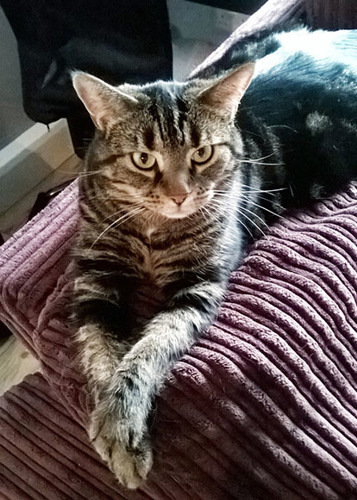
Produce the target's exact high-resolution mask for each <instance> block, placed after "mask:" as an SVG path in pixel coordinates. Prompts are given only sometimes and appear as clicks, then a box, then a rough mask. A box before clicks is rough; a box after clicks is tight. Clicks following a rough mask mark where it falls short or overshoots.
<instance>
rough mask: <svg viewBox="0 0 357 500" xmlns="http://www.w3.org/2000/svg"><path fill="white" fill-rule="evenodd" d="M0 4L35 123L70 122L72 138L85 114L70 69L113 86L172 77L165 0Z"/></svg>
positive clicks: (6, 0)
mask: <svg viewBox="0 0 357 500" xmlns="http://www.w3.org/2000/svg"><path fill="white" fill-rule="evenodd" d="M0 4H1V6H2V7H3V9H4V12H5V14H6V16H7V18H8V20H9V22H10V24H11V26H12V29H13V31H14V34H15V36H16V38H17V42H18V51H19V57H20V65H21V74H22V87H23V99H24V109H25V112H26V113H27V115H28V116H29V117H30V118H32V119H33V120H35V121H39V122H42V123H46V124H48V123H51V122H53V121H55V120H57V119H59V118H63V117H65V118H69V121H70V122H71V120H75V121H76V122H77V125H76V128H77V132H78V124H79V125H80V124H81V123H82V117H84V116H85V115H84V112H83V106H82V104H81V103H80V101H79V100H78V98H77V97H76V96H75V93H74V90H73V88H72V85H71V81H70V74H69V70H73V69H80V70H83V71H88V72H90V73H92V74H94V75H96V76H98V77H100V78H103V79H105V80H106V81H108V82H110V83H113V84H119V83H123V82H124V81H125V82H129V83H143V82H147V81H150V80H156V79H168V78H171V77H172V49H171V38H170V29H169V22H168V13H167V7H166V2H165V0H117V1H113V0H89V1H88V0H0ZM83 120H84V118H83ZM84 123H87V124H88V123H89V122H88V120H86V121H85V122H84ZM78 133H79V135H81V131H79V132H78ZM82 136H83V134H82Z"/></svg>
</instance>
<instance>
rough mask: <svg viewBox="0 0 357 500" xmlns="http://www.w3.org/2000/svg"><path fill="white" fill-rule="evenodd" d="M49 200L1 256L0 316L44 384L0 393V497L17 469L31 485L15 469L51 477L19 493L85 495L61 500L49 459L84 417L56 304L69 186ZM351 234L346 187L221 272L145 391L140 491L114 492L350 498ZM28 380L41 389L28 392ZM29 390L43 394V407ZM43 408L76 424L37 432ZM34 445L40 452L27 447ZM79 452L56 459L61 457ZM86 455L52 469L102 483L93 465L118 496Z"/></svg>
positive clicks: (71, 207)
mask: <svg viewBox="0 0 357 500" xmlns="http://www.w3.org/2000/svg"><path fill="white" fill-rule="evenodd" d="M60 196H61V198H60V199H58V200H56V202H55V203H54V204H53V205H52V207H49V209H48V210H47V217H50V220H51V224H50V226H48V225H47V224H46V222H45V218H44V217H41V216H40V217H39V218H38V219H37V220H36V221H34V223H32V224H30V225H29V226H27V227H26V228H24V229H23V230H22V232H20V234H18V235H17V240H16V241H12V242H10V243H7V244H6V246H5V248H3V250H2V255H1V276H2V306H1V317H2V318H3V319H6V322H7V323H8V324H11V325H13V326H15V328H16V329H17V330H18V331H19V334H20V335H21V337H22V338H23V339H24V340H25V341H26V343H27V345H30V346H32V350H33V352H35V353H36V354H37V356H38V357H39V358H40V359H41V361H42V364H43V375H44V377H45V379H46V380H47V381H48V382H49V383H50V385H51V388H50V386H49V385H48V384H47V383H45V381H44V379H41V382H39V379H38V378H36V377H35V378H33V377H31V378H30V379H29V381H27V382H26V383H25V384H23V385H21V386H20V387H17V388H15V389H13V390H12V391H11V392H10V393H8V394H7V395H6V397H5V399H3V400H2V403H1V405H2V406H1V411H0V419H1V432H0V434H1V435H2V436H5V444H3V445H2V446H3V449H6V450H7V451H6V456H5V455H4V454H0V456H1V457H2V458H1V461H0V463H2V467H5V469H6V471H5V472H6V474H5V472H3V474H5V476H6V478H7V479H6V482H5V483H4V480H3V481H2V482H0V492H3V493H4V494H5V495H6V491H10V490H8V489H9V488H10V486H9V482H10V483H11V481H12V482H13V487H14V488H20V489H21V488H22V487H23V484H22V483H21V484H20V482H21V481H24V479H21V481H20V479H19V478H23V477H24V476H23V473H22V472H21V471H22V470H25V469H26V471H27V472H26V474H25V473H24V474H25V476H26V478H27V479H26V480H25V483H26V484H27V482H28V484H30V485H31V484H32V482H33V481H34V478H33V477H31V478H30V477H29V476H28V474H29V471H32V470H33V474H35V473H36V474H40V475H41V474H42V475H43V476H44V478H45V479H46V478H51V480H49V483H50V486H51V488H54V490H53V491H55V492H56V493H53V492H52V489H51V490H48V491H47V490H46V484H47V483H46V482H42V483H40V482H38V483H36V484H38V488H41V489H39V490H38V491H39V492H38V494H37V493H36V494H35V493H31V494H32V495H33V496H30V498H42V497H41V495H43V496H44V497H45V498H62V497H60V496H58V497H56V496H55V495H57V494H58V492H57V490H60V491H61V495H64V496H63V498H82V496H86V493H83V495H82V491H84V489H83V490H82V489H81V488H79V492H77V493H73V492H72V493H71V495H72V496H71V495H69V497H68V496H67V497H66V496H65V495H66V494H67V493H66V491H67V490H66V488H68V487H69V483H66V482H65V481H64V482H63V479H61V478H58V477H57V476H56V475H53V474H54V472H53V470H54V467H55V465H53V466H52V465H51V466H50V465H48V464H51V463H52V462H51V460H52V458H53V457H52V456H53V455H56V453H57V451H58V449H59V447H63V446H67V447H68V444H66V443H67V442H68V440H69V441H71V439H72V438H71V437H69V436H71V435H72V434H73V433H74V434H75V435H76V436H78V440H79V441H80V443H81V444H80V445H78V446H82V447H84V448H85V449H86V450H87V449H88V443H87V441H86V437H85V433H84V432H83V431H82V430H80V427H79V426H80V425H82V424H83V423H85V422H86V419H87V415H88V411H89V402H88V398H87V395H86V393H85V390H84V386H83V381H82V379H81V376H80V374H79V373H78V364H77V362H76V358H75V347H74V344H73V341H72V337H71V333H70V329H69V328H68V324H67V323H66V322H65V314H64V310H65V305H66V302H67V301H68V294H69V291H70V274H69V267H68V262H69V256H68V252H69V250H70V248H71V245H72V238H71V237H68V236H69V235H72V237H73V235H74V233H75V228H76V219H77V211H76V185H75V184H74V185H72V186H71V187H70V188H69V189H68V190H67V191H66V192H64V193H63V194H62V195H60ZM49 214H51V216H49ZM49 228H51V230H50V233H48V234H47V233H46V230H49ZM62 231H64V232H62ZM64 234H66V238H65V239H64V238H63V236H64ZM39 238H43V241H42V240H41V242H42V244H41V245H39ZM356 241H357V187H356V186H355V185H353V184H352V185H351V186H350V187H349V188H348V189H346V190H345V191H344V192H343V193H341V194H338V195H336V196H334V197H333V198H331V199H329V200H324V201H321V202H320V203H318V204H316V205H315V206H314V207H312V208H311V209H310V210H305V211H303V212H301V211H299V212H296V213H292V214H290V215H288V216H286V217H284V218H283V219H281V220H279V221H278V222H277V223H276V224H275V225H274V226H273V227H272V228H271V230H270V231H269V234H267V236H266V237H264V238H262V239H261V240H260V241H259V242H257V243H256V245H255V246H254V248H253V249H252V252H251V253H250V254H249V256H248V257H247V258H246V260H245V261H244V263H243V265H242V266H241V267H240V268H239V269H238V270H237V271H236V272H234V273H233V274H232V277H231V281H230V285H229V289H228V292H227V295H226V298H225V300H224V302H223V304H222V307H221V309H220V314H219V317H218V318H217V320H216V322H215V323H214V325H213V326H212V327H211V328H210V329H209V330H208V331H207V332H206V333H205V334H204V336H203V337H202V338H201V339H200V340H199V341H198V342H197V343H196V344H195V345H194V346H193V347H192V348H191V349H190V352H189V353H188V354H187V355H185V356H184V357H183V358H182V360H180V361H179V362H178V363H177V364H176V365H175V366H174V368H173V370H172V372H171V373H170V375H169V377H168V379H167V382H166V385H165V388H164V391H163V392H162V394H161V395H160V397H159V398H158V400H157V411H156V418H155V425H154V429H153V437H154V444H155V456H156V461H155V466H154V470H153V473H152V474H151V476H150V479H149V481H148V483H147V485H146V486H145V487H144V489H143V492H145V495H144V493H143V495H144V496H143V497H141V496H136V495H139V494H138V493H131V492H125V491H124V496H125V498H162V499H166V498H175V499H180V500H181V499H185V498H200V499H202V500H203V499H204V500H206V499H222V498H242V499H246V498H281V499H295V498H304V499H318V498H321V499H346V498H350V499H353V498H357V436H356V428H357V361H356V346H357V335H356V331H357V305H356V304H357V246H356ZM60 242H61V244H60ZM34 263H35V265H34ZM40 268H41V270H42V271H41V280H40V283H41V286H39V285H38V286H37V287H36V283H39V282H38V279H39V269H40ZM5 273H6V279H5ZM10 284H11V286H10ZM45 297H47V299H46V304H45V307H42V309H41V310H40V307H39V304H40V303H43V300H44V298H45ZM18 311H21V314H19V312H18ZM24 318H28V319H26V320H25V319H24ZM33 384H35V385H36V384H39V387H40V388H41V390H38V389H36V391H34V389H33V388H32V385H33ZM42 391H43V395H42V396H41V394H42ZM34 393H35V394H34ZM41 397H43V398H45V399H46V400H47V398H49V397H50V398H52V399H51V402H50V404H49V406H46V408H47V409H45V407H43V406H42V403H41V402H39V400H38V398H40V399H41ZM24 401H25V402H24ZM26 401H27V402H26ZM19 405H20V406H21V408H22V407H23V406H24V405H25V407H26V408H25V409H21V410H20V409H19ZM26 405H27V406H26ZM61 405H62V406H61ZM52 406H53V407H54V408H53V409H51V407H52ZM31 407H32V408H34V409H37V410H38V413H37V414H36V412H35V410H34V412H33V413H34V415H32V416H31V424H29V422H30V420H29V416H28V412H29V411H30V410H31ZM37 410H36V411H37ZM52 412H54V415H55V416H54V417H53V418H55V419H57V420H58V421H60V420H61V418H62V417H61V415H62V414H63V415H64V417H63V418H64V421H65V422H70V424H68V425H70V426H71V429H74V430H72V431H68V432H69V434H68V435H67V431H66V430H64V431H58V430H57V431H56V432H55V433H52V431H51V432H50V433H49V434H48V436H47V437H46V436H45V435H43V436H42V432H44V429H42V427H41V425H42V424H43V425H47V424H46V419H47V418H49V419H51V418H52V417H51V413H52ZM56 412H59V416H58V413H56ZM73 418H74V420H73ZM57 420H56V421H57ZM39 422H40V423H39ZM41 422H42V424H41ZM48 425H50V424H48ZM61 425H62V424H61ZM19 426H20V427H19ZM39 426H40V427H39ZM34 429H37V430H36V433H35V434H33V432H35V431H34ZM38 429H40V430H38ZM41 429H42V430H41ZM46 432H47V431H46ZM11 436H12V437H11ZM41 436H42V437H41ZM23 439H25V440H30V441H31V443H32V444H31V443H29V442H27V441H26V443H27V444H26V447H27V448H26V450H23V452H21V453H17V451H16V450H17V448H18V446H22V444H21V442H22V440H23ZM62 439H63V440H64V442H62V441H61V440H62ZM42 441H44V442H45V443H46V448H45V449H42V448H41V446H42V445H41V446H40V449H39V450H38V449H37V448H36V446H37V444H38V443H42ZM60 441H61V443H60ZM36 443H37V444H36ZM35 445H36V446H35ZM24 446H25V444H24ZM31 447H32V448H31ZM35 448H36V450H37V451H36V452H34V451H31V450H35ZM77 448H78V447H77V446H75V447H74V449H73V450H69V448H68V451H67V452H66V453H64V452H63V454H64V455H65V456H69V457H72V453H74V454H75V453H77V452H78V450H77ZM61 449H62V448H61ZM66 449H67V448H66ZM61 453H62V452H61ZM88 455H90V457H91V462H90V463H91V464H92V465H88V464H87V462H86V461H84V462H82V465H81V467H84V470H83V469H82V468H81V467H80V469H78V465H75V459H74V458H70V460H69V462H66V464H65V469H64V470H63V472H62V473H63V474H68V477H72V476H71V474H72V473H73V474H77V472H78V471H79V470H80V474H81V481H82V480H87V481H88V482H89V485H88V486H87V487H88V488H94V487H99V490H100V488H101V486H98V485H96V486H93V479H92V478H93V474H94V473H93V470H92V468H91V467H92V466H93V467H98V469H95V470H100V473H98V474H99V476H98V475H96V477H97V479H98V480H99V481H102V480H103V481H105V484H106V485H107V483H108V481H109V483H110V484H111V485H112V487H114V490H110V491H109V492H106V491H107V490H104V489H103V495H104V491H105V495H109V498H120V496H116V495H120V492H123V490H122V489H120V487H119V486H118V487H116V486H115V482H114V483H111V482H110V480H109V479H108V478H109V477H110V473H109V472H108V471H106V472H105V473H104V469H103V468H100V465H99V464H95V465H93V462H92V461H93V460H94V453H93V452H91V451H88ZM38 456H41V457H42V458H43V461H42V462H41V464H42V465H41V464H40V466H39V465H36V467H35V466H34V465H31V463H32V460H35V461H36V460H37V458H36V457H38ZM76 456H77V455H76ZM51 457H52V458H51ZM28 461H30V462H28ZM38 467H40V468H39V469H38ZM61 467H62V466H61ZM63 467H64V466H63ZM61 470H62V469H61ZM31 474H32V472H31ZM108 474H109V476H108ZM73 477H76V476H75V475H74V476H73ZM103 478H104V479H103ZM45 479H43V481H44V480H45ZM78 481H79V479H78ZM11 484H12V483H11ZM40 484H41V486H40ZM113 484H114V486H113ZM21 485H22V486H21ZM31 487H32V488H33V486H31ZM105 487H107V486H105ZM1 488H3V491H2V489H1ZM6 488H7V490H6ZM61 488H62V490H61ZM103 488H104V486H103ZM13 491H15V490H13ZM31 491H32V490H31ZM114 491H116V492H115V493H114ZM40 492H42V493H41V494H40ZM36 495H37V496H36ZM46 495H47V496H46ZM51 495H52V496H51ZM76 495H77V496H76ZM93 495H94V493H93ZM110 495H112V496H110ZM10 498H11V496H10ZM15 498H17V497H16V495H15ZM19 498H22V497H21V496H20V497H19ZM24 498H27V497H24ZM90 498H96V497H95V496H92V497H90ZM98 498H102V497H98ZM103 498H106V497H105V496H103Z"/></svg>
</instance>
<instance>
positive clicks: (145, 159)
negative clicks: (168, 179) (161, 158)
mask: <svg viewBox="0 0 357 500" xmlns="http://www.w3.org/2000/svg"><path fill="white" fill-rule="evenodd" d="M131 161H132V162H133V164H134V165H135V166H136V167H137V168H139V169H140V170H150V169H152V168H153V166H154V165H155V163H156V158H155V156H153V155H151V154H150V153H144V152H142V151H138V152H136V153H131Z"/></svg>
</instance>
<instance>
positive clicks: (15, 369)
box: [0, 336, 40, 396]
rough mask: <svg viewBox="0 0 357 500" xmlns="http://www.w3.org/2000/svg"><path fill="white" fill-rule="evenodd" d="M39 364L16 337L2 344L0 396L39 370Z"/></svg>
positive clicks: (0, 347) (0, 348)
mask: <svg viewBox="0 0 357 500" xmlns="http://www.w3.org/2000/svg"><path fill="white" fill-rule="evenodd" d="M39 367H40V364H39V362H38V361H37V360H36V359H35V358H34V357H33V356H32V355H31V354H30V353H29V352H28V351H27V350H26V349H25V347H24V346H23V345H22V344H21V343H20V342H18V341H17V340H16V338H15V337H14V336H11V337H10V338H9V339H7V340H5V341H2V342H1V343H0V396H1V395H2V394H4V392H6V391H7V390H8V389H10V387H11V386H13V385H16V384H18V383H19V382H21V380H22V379H23V378H24V377H25V376H26V375H29V374H30V373H35V372H37V371H38V370H39Z"/></svg>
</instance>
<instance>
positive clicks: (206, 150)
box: [191, 146, 214, 165]
mask: <svg viewBox="0 0 357 500" xmlns="http://www.w3.org/2000/svg"><path fill="white" fill-rule="evenodd" d="M213 153H214V147H213V146H203V147H201V148H199V149H196V151H195V152H194V153H193V155H192V156H191V160H192V161H193V162H194V163H196V165H204V164H205V163H208V162H209V161H210V160H211V159H212V156H213Z"/></svg>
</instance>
